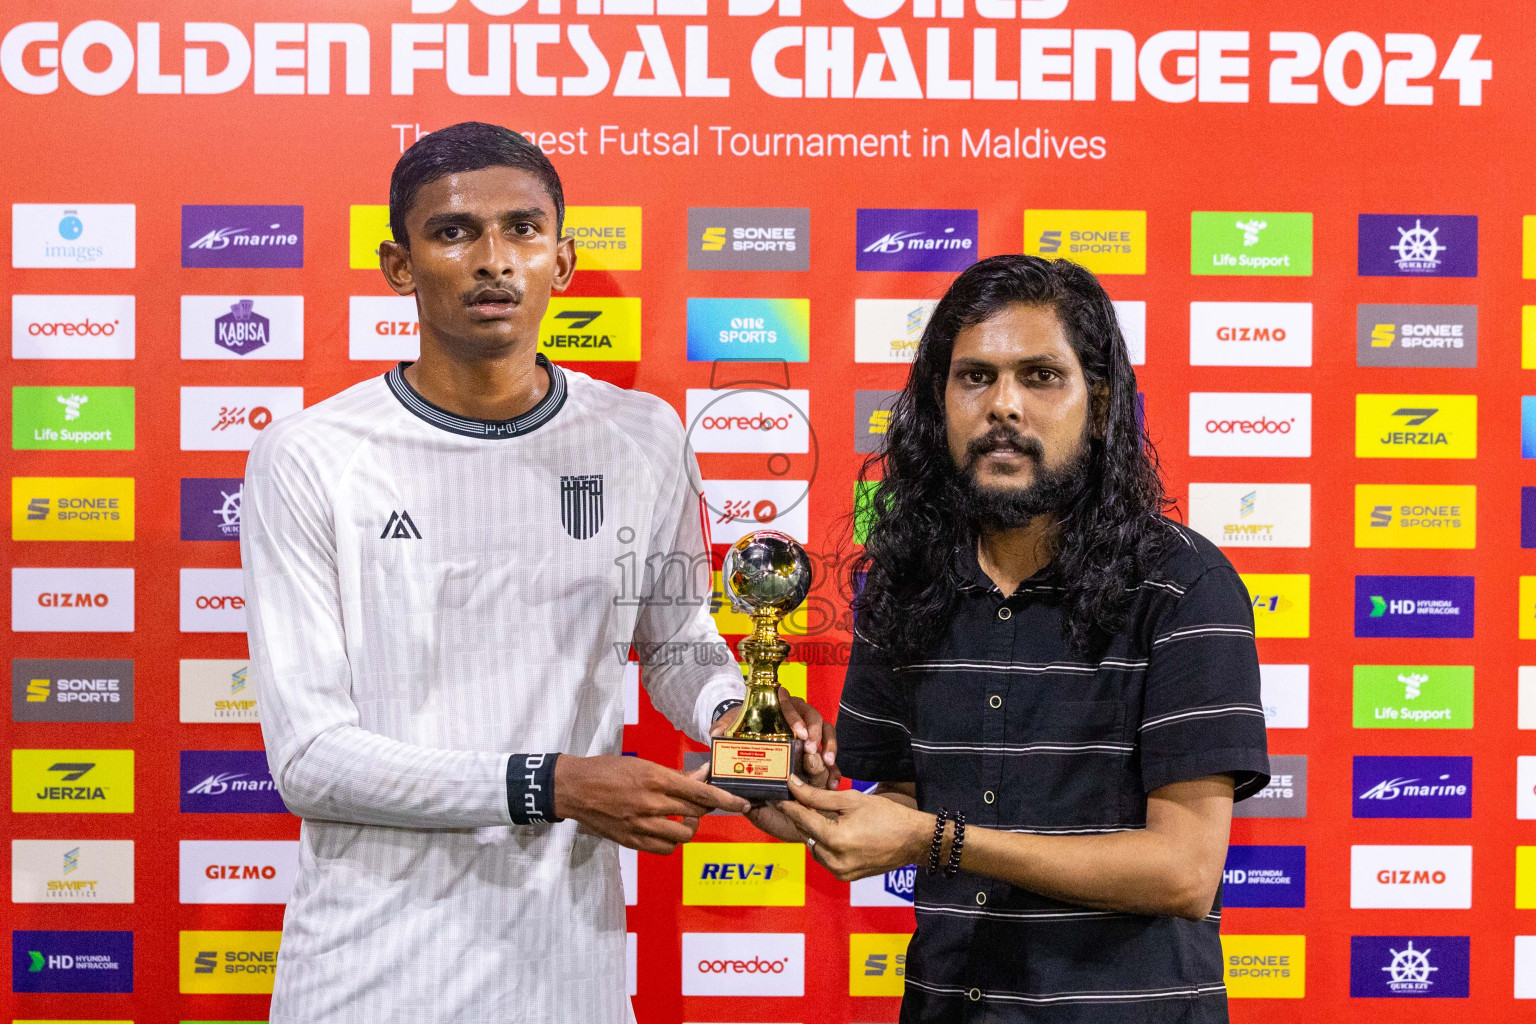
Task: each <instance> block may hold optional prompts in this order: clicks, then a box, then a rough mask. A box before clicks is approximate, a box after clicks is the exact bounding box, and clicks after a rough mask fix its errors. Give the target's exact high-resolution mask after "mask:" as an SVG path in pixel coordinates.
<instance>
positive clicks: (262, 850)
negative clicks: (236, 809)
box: [181, 839, 299, 903]
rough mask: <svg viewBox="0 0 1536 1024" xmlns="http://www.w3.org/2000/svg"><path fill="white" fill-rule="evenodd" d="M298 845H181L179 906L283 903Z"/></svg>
mask: <svg viewBox="0 0 1536 1024" xmlns="http://www.w3.org/2000/svg"><path fill="white" fill-rule="evenodd" d="M298 871H299V844H298V842H297V840H276V841H261V840H215V841H199V840H192V839H183V840H182V841H181V902H183V903H287V902H288V897H289V895H290V894H291V893H292V892H293V880H294V878H295V877H296V876H297V875H298Z"/></svg>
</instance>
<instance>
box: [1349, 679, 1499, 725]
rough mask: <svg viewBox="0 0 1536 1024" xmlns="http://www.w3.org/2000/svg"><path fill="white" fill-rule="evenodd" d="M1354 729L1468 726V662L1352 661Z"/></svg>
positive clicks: (1470, 703) (1471, 691)
mask: <svg viewBox="0 0 1536 1024" xmlns="http://www.w3.org/2000/svg"><path fill="white" fill-rule="evenodd" d="M1354 684H1355V692H1354V725H1355V728H1356V729H1470V728H1472V708H1473V701H1472V693H1473V689H1472V684H1473V667H1472V666H1471V665H1356V666H1355V672H1354Z"/></svg>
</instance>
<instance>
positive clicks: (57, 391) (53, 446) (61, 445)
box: [11, 387, 133, 451]
mask: <svg viewBox="0 0 1536 1024" xmlns="http://www.w3.org/2000/svg"><path fill="white" fill-rule="evenodd" d="M11 447H12V448H15V449H17V450H18V451H79V450H98V449H99V450H112V451H132V450H133V388H97V387H86V388H81V387H61V388H38V387H13V388H11Z"/></svg>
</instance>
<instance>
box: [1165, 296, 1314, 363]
mask: <svg viewBox="0 0 1536 1024" xmlns="http://www.w3.org/2000/svg"><path fill="white" fill-rule="evenodd" d="M1189 365H1191V366H1311V365H1312V303H1310V302H1191V303H1190V304H1189Z"/></svg>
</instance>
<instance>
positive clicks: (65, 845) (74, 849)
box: [11, 839, 133, 905]
mask: <svg viewBox="0 0 1536 1024" xmlns="http://www.w3.org/2000/svg"><path fill="white" fill-rule="evenodd" d="M11 902H12V903H52V904H55V905H60V904H70V905H76V904H81V903H132V902H133V840H131V839H12V840H11Z"/></svg>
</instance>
